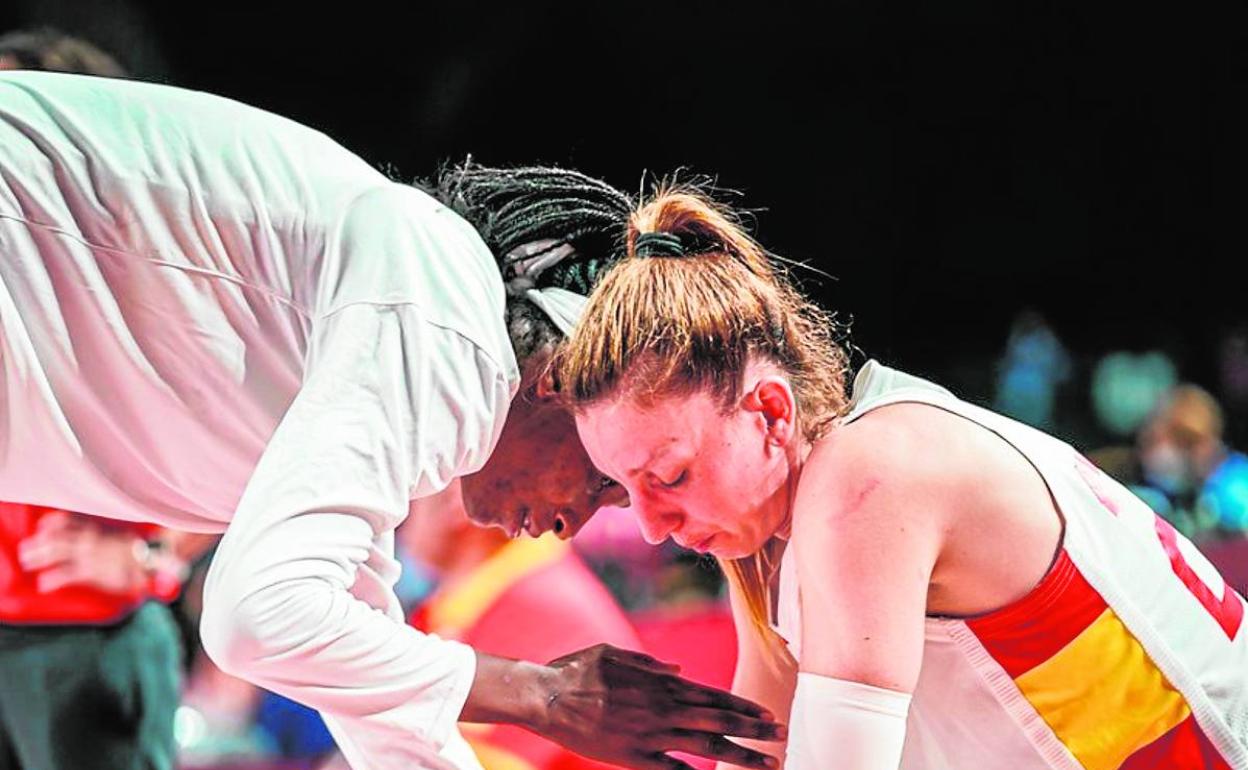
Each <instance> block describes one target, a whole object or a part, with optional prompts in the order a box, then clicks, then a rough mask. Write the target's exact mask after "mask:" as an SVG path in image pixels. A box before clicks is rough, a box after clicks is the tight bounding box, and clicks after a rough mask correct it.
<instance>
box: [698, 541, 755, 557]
mask: <svg viewBox="0 0 1248 770" xmlns="http://www.w3.org/2000/svg"><path fill="white" fill-rule="evenodd" d="M723 540H724V541H725V542H724V544H723V545H720V544H719V543H715V544H714V546H715V547H714V548H712V549H711V550H710V554H711V555H712V556H714V557H715V558H716V559H724V560H726V561H731V560H733V559H744V558H746V557H747V556H753V555H754V554H756V553H758V552H759V550H761V548H762V546H759V547H758V548H751V547H750V546H749V544H748V543H742V542H741V541H740V540H738V539H736V538H723Z"/></svg>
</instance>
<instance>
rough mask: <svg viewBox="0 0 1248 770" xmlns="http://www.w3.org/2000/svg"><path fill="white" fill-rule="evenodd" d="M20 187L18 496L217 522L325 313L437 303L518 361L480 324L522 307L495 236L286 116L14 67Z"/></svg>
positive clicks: (5, 130)
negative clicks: (488, 240) (486, 236)
mask: <svg viewBox="0 0 1248 770" xmlns="http://www.w3.org/2000/svg"><path fill="white" fill-rule="evenodd" d="M0 174H2V176H0V250H2V251H3V253H4V255H5V258H4V260H3V261H0V328H3V341H2V345H3V346H2V347H0V359H3V360H4V366H3V368H4V371H5V378H6V382H5V385H4V393H5V396H4V398H3V400H0V442H2V446H3V451H4V455H5V461H4V462H3V463H0V490H3V497H4V499H8V500H16V501H21V502H29V503H38V504H44V505H49V506H55V507H59V508H66V509H70V510H108V511H110V512H111V513H112V515H116V516H123V517H130V516H133V517H134V518H147V519H154V520H158V521H162V522H164V523H167V524H170V525H176V526H179V527H182V528H188V529H198V530H205V529H220V523H221V522H224V521H226V520H228V518H229V517H230V515H231V514H232V512H233V510H234V508H235V506H236V504H237V502H238V499H239V495H240V494H241V492H242V489H243V485H244V483H245V482H246V480H247V479H248V477H249V476H250V475H251V472H252V469H253V468H254V466H255V463H256V461H257V460H258V458H259V456H260V454H261V452H262V451H263V449H264V447H265V445H266V443H267V441H268V439H269V437H270V435H271V433H272V431H273V429H274V427H275V426H276V425H277V422H278V421H279V419H280V418H281V416H282V415H283V413H284V412H285V410H286V408H287V407H288V405H289V404H290V402H291V400H292V398H293V397H294V394H295V393H296V391H297V390H298V389H299V388H300V386H301V384H302V383H303V381H304V380H305V376H306V374H307V372H306V371H305V368H306V366H305V365H306V361H307V358H308V356H309V355H310V354H311V353H313V352H315V347H316V336H317V335H318V333H324V330H323V329H317V328H315V327H316V326H317V325H318V322H319V321H324V320H325V319H327V318H329V317H330V316H331V315H333V314H335V313H337V312H339V311H340V310H341V309H343V308H345V307H349V306H351V305H353V304H356V303H378V304H384V303H393V304H395V305H400V304H404V303H410V304H413V305H418V306H419V307H420V311H421V313H422V314H423V315H424V317H425V318H426V319H427V320H431V321H433V322H436V323H439V324H442V325H443V326H445V327H446V328H449V329H452V330H455V331H456V332H458V333H460V334H461V335H462V336H464V337H465V338H466V339H468V340H471V341H472V342H473V343H474V344H476V345H478V346H481V347H482V348H484V349H486V350H488V351H489V352H490V354H491V355H493V356H494V357H496V358H497V359H498V360H499V361H500V362H501V365H502V366H503V367H504V368H506V367H508V366H514V363H508V362H509V361H510V359H511V352H510V348H509V347H508V344H507V341H506V337H505V330H504V329H503V328H502V324H501V323H500V322H498V320H497V319H494V318H491V314H487V313H473V312H472V311H473V310H474V309H475V308H476V307H477V306H478V305H479V304H480V303H479V302H476V301H473V299H472V298H474V297H480V296H493V297H496V298H497V300H498V302H499V306H500V314H501V303H502V298H501V289H500V288H499V287H498V286H497V285H496V284H497V271H496V269H495V268H494V266H493V260H492V258H491V257H490V255H489V253H488V251H487V250H486V249H485V247H484V245H483V244H481V243H480V241H479V239H478V238H477V237H476V234H475V233H474V232H473V231H472V230H471V229H470V228H469V227H468V226H467V225H466V224H465V223H464V222H463V221H462V220H460V219H459V218H458V217H457V216H455V215H454V214H452V213H450V212H449V211H447V210H446V209H445V208H443V207H441V206H439V205H438V204H437V203H436V202H435V201H433V199H432V198H430V197H428V196H427V195H425V194H424V193H422V192H420V191H418V190H416V189H414V188H412V187H410V186H406V185H401V184H397V183H393V182H391V181H389V180H388V179H387V178H386V177H385V176H383V175H382V174H380V173H379V172H377V171H375V170H374V169H372V168H370V167H369V166H368V165H367V164H366V163H364V162H363V161H361V160H360V159H359V158H357V157H356V156H354V155H352V154H351V153H349V152H348V151H346V150H345V149H343V148H342V147H340V146H339V145H337V144H336V143H334V142H333V141H331V140H330V139H329V138H327V137H325V136H324V135H322V134H320V133H318V132H316V131H313V130H311V129H308V128H305V127H303V126H300V125H298V124H296V123H294V122H292V121H289V120H286V119H284V118H281V117H278V116H276V115H272V114H269V113H266V112H263V111H261V110H258V109H254V108H251V107H247V106H245V105H241V104H238V103H236V102H233V101H230V100H228V99H224V98H221V97H216V96H212V95H208V94H202V93H196V92H192V91H185V90H181V89H176V88H171V87H167V86H160V85H153V84H147V83H139V82H132V81H118V80H111V79H103V78H91V77H85V76H73V75H63V74H57V73H41V72H10V73H4V74H3V75H0ZM396 223H403V224H404V225H405V227H403V228H398V227H396V226H395V225H396ZM448 251H450V252H457V253H460V254H468V255H475V256H476V260H475V262H474V261H473V260H465V259H462V258H460V259H439V256H440V255H441V254H444V253H447V252H448ZM328 325H329V324H328V323H322V324H321V326H328ZM52 436H56V437H57V438H56V439H55V440H53V439H52V438H51V437H52ZM34 437H37V438H34ZM35 446H37V451H34V450H33V449H32V447H35ZM70 470H72V471H73V472H74V474H75V477H76V483H75V485H73V487H72V488H66V485H63V484H57V483H55V482H56V480H57V479H59V478H63V477H64V475H65V474H66V473H67V472H68V471H70Z"/></svg>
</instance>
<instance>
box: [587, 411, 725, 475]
mask: <svg viewBox="0 0 1248 770" xmlns="http://www.w3.org/2000/svg"><path fill="white" fill-rule="evenodd" d="M723 420H724V415H723V410H722V409H720V407H719V404H718V403H717V402H716V401H715V400H714V398H713V397H712V396H711V395H710V394H709V393H705V392H695V393H692V394H681V395H672V396H663V397H661V398H655V399H649V400H647V401H646V402H645V403H642V402H639V401H638V400H637V399H634V398H630V397H628V396H617V397H613V398H610V399H605V400H603V401H600V402H598V403H596V404H593V405H591V406H589V407H586V408H584V409H582V410H581V411H580V413H579V414H578V415H577V418H576V424H577V430H578V431H579V432H580V434H581V441H582V442H583V443H584V445H585V450H586V451H587V452H588V453H589V456H590V458H591V459H592V460H593V461H594V464H595V465H597V466H598V467H599V468H600V469H601V470H602V471H604V472H606V473H608V474H612V475H614V474H617V473H618V474H623V473H626V472H628V471H632V470H637V469H640V468H642V467H644V466H645V465H647V464H648V463H649V462H651V461H653V460H655V459H657V458H659V457H661V456H663V455H665V454H672V453H675V452H678V451H689V452H696V451H697V449H698V447H699V446H700V445H701V443H702V441H703V437H705V436H706V435H708V434H709V433H710V432H712V431H713V430H714V428H715V426H716V425H720V424H722V423H723Z"/></svg>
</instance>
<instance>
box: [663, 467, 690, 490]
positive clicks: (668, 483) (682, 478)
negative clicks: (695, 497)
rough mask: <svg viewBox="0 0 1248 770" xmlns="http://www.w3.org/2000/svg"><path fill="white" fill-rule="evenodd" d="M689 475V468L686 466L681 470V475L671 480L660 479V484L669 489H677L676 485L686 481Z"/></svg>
mask: <svg viewBox="0 0 1248 770" xmlns="http://www.w3.org/2000/svg"><path fill="white" fill-rule="evenodd" d="M688 476H689V469H688V468H686V469H685V470H683V471H681V472H680V475H679V476H677V477H676V478H674V479H672V480H671V481H660V482H659V484H661V485H662V486H664V487H667V488H668V489H675V488H676V487H678V486H680V485H681V484H683V483H685V478H686V477H688Z"/></svg>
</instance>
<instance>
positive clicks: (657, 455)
mask: <svg viewBox="0 0 1248 770" xmlns="http://www.w3.org/2000/svg"><path fill="white" fill-rule="evenodd" d="M675 443H676V439H675V438H670V439H668V441H667V442H666V443H665V444H663V446H661V447H659V448H658V449H656V450H654V452H653V453H651V454H650V456H649V457H647V458H646V459H645V461H644V462H642V464H641V465H639V466H637V467H636V468H633V469H631V470H628V471H625V473H626V474H627V475H629V476H637V475H640V474H641V472H642V471H644V470H645V469H646V467H647V466H650V465H654V464H655V463H656V462H658V461H659V460H662V459H663V458H665V457H667V456H668V455H670V454H672V447H673V445H674V444H675Z"/></svg>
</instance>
